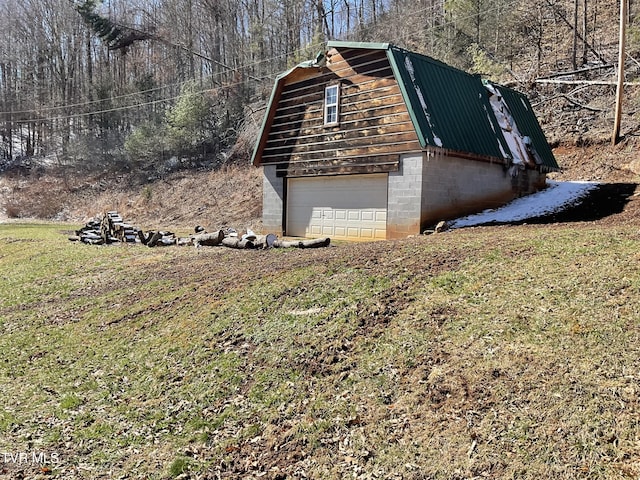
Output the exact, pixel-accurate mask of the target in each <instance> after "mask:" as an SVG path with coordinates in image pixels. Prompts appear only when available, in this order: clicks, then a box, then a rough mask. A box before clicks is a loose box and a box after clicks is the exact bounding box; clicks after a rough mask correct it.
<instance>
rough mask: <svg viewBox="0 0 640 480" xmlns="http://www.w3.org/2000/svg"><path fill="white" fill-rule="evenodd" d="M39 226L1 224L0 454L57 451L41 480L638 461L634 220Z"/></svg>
mask: <svg viewBox="0 0 640 480" xmlns="http://www.w3.org/2000/svg"><path fill="white" fill-rule="evenodd" d="M60 228H61V227H60V226H55V225H53V226H31V225H4V226H0V242H2V252H3V254H4V256H2V257H1V258H0V278H2V281H1V282H0V298H2V301H1V302H0V318H1V319H2V320H1V321H0V328H1V329H2V335H1V336H0V363H1V364H2V365H3V369H2V375H1V376H0V384H1V385H0V386H1V388H0V401H1V402H2V405H3V409H2V410H0V451H3V450H8V451H16V450H17V451H22V450H27V451H33V450H38V451H40V450H44V451H48V452H57V453H58V454H59V456H60V458H61V462H59V464H56V465H54V466H53V467H54V470H53V472H52V473H51V474H50V475H48V476H49V478H69V479H76V478H91V479H93V478H96V479H97V478H103V475H104V472H110V473H109V475H110V476H111V477H112V478H125V477H127V478H169V477H176V476H180V475H183V477H181V478H233V479H240V478H242V479H250V478H271V479H275V478H305V476H306V478H314V479H343V478H348V477H349V478H362V479H366V478H387V479H393V478H398V479H412V478H413V479H419V478H434V479H435V478H442V479H451V478H460V479H463V478H493V479H508V478H525V479H527V478H529V479H538V478H560V479H587V478H589V479H592V478H601V479H620V478H638V476H639V475H640V464H639V463H638V458H640V442H639V439H640V423H639V422H638V414H639V413H640V404H639V400H638V398H639V396H638V392H639V391H640V377H639V375H638V372H639V371H640V359H639V357H638V355H637V345H638V342H639V341H640V338H639V337H640V329H639V328H638V325H637V319H638V318H639V316H640V300H638V299H639V298H640V296H639V295H638V294H639V293H640V292H639V290H640V281H639V280H638V278H639V277H638V262H639V261H640V257H639V256H638V253H637V252H638V251H639V247H640V235H639V234H638V230H637V228H636V227H620V228H608V229H603V228H600V227H598V226H593V225H585V224H579V225H572V226H548V227H540V226H538V227H533V226H529V227H527V226H522V227H496V228H476V229H469V230H466V231H454V232H451V233H447V234H442V235H437V236H431V237H423V238H415V239H407V240H404V241H398V242H379V243H372V244H357V245H352V244H339V245H338V246H336V247H333V248H327V249H320V250H315V251H308V250H306V251H300V250H292V251H275V250H274V251H266V252H253V251H248V252H247V251H234V250H229V249H224V248H215V247H214V248H208V249H199V250H195V249H191V248H185V249H181V248H166V249H149V248H146V247H106V248H93V247H88V246H83V245H75V244H68V243H67V241H66V239H65V238H64V236H63V235H61V234H60V233H59V230H60ZM5 470H6V472H5V477H6V478H16V477H15V475H17V474H18V472H19V471H24V472H25V474H26V475H27V477H29V478H33V475H35V473H34V472H36V473H37V471H36V470H35V469H34V468H32V466H29V465H26V466H25V465H23V466H22V467H20V466H17V467H16V466H15V465H6V466H5ZM0 471H2V465H0Z"/></svg>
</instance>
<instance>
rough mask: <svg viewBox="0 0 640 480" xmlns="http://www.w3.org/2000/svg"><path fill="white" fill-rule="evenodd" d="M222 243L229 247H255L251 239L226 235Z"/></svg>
mask: <svg viewBox="0 0 640 480" xmlns="http://www.w3.org/2000/svg"><path fill="white" fill-rule="evenodd" d="M221 243H222V245H224V246H225V247H229V248H240V249H248V248H255V244H254V243H253V242H252V241H251V240H247V239H244V240H242V239H240V238H238V237H227V238H224V239H223V240H222V242H221Z"/></svg>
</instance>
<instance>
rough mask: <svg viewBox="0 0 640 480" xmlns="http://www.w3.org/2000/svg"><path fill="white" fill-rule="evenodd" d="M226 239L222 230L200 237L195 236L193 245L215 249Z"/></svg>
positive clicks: (202, 234)
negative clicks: (214, 247)
mask: <svg viewBox="0 0 640 480" xmlns="http://www.w3.org/2000/svg"><path fill="white" fill-rule="evenodd" d="M223 239H224V232H223V231H222V230H218V231H217V232H213V233H201V234H200V235H194V236H193V244H194V245H195V246H196V247H199V246H201V245H204V246H207V247H213V246H215V245H220V242H222V240H223Z"/></svg>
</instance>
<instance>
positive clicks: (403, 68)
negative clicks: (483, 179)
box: [387, 46, 509, 158]
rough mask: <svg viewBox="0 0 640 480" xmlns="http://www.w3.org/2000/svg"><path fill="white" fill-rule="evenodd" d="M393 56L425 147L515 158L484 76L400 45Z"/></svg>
mask: <svg viewBox="0 0 640 480" xmlns="http://www.w3.org/2000/svg"><path fill="white" fill-rule="evenodd" d="M387 56H388V57H389V60H390V61H391V65H392V67H393V69H394V72H395V74H396V78H397V80H398V82H399V84H400V88H401V89H402V92H403V94H404V97H405V101H406V103H407V107H408V108H409V113H410V114H411V117H412V119H413V122H414V126H415V128H416V131H417V133H418V137H419V139H420V142H421V144H422V146H423V148H424V147H426V146H433V147H442V148H446V149H450V150H455V151H458V152H468V153H473V154H476V155H483V156H490V157H497V158H505V157H508V156H509V154H508V152H509V148H508V146H507V144H506V142H505V140H504V138H503V137H502V134H501V133H500V126H499V125H498V122H497V120H496V118H495V115H494V114H493V110H492V108H491V105H490V104H489V100H488V95H487V91H486V89H485V88H484V85H483V84H482V80H481V79H480V77H478V76H474V75H470V74H468V73H466V72H464V71H462V70H458V69H456V68H453V67H451V66H449V65H446V64H444V63H442V62H439V61H438V60H435V59H433V58H430V57H427V56H424V55H420V54H417V53H413V52H409V51H407V50H403V49H400V48H398V47H393V46H392V47H390V48H389V49H388V50H387Z"/></svg>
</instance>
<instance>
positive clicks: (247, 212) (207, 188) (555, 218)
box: [0, 135, 640, 232]
mask: <svg viewBox="0 0 640 480" xmlns="http://www.w3.org/2000/svg"><path fill="white" fill-rule="evenodd" d="M575 143H576V142H569V143H567V142H565V143H563V144H561V145H560V146H558V147H556V148H555V149H554V154H555V156H556V158H557V160H558V163H559V165H560V166H561V167H562V171H561V172H556V173H552V174H550V175H549V178H550V179H555V180H560V181H596V182H602V183H603V186H602V187H601V188H599V189H597V190H596V191H594V192H593V193H592V194H591V195H590V196H589V197H588V198H586V199H584V201H583V202H582V203H581V204H580V205H576V206H574V207H572V208H570V209H568V210H566V211H564V212H561V213H558V214H553V215H550V216H546V217H542V218H536V219H528V220H527V221H526V223H558V222H560V223H563V222H594V221H597V222H600V223H603V224H607V225H615V224H628V223H634V222H635V221H636V219H637V218H638V215H637V214H638V213H639V209H640V205H639V203H638V195H637V185H638V182H639V181H640V180H639V179H640V137H638V136H634V135H629V136H627V137H626V138H625V139H624V141H622V142H621V143H619V144H618V145H616V146H612V145H610V143H608V142H605V141H601V143H592V144H589V145H576V144H575ZM247 163H248V162H247ZM261 174H262V172H261V170H260V169H256V168H254V167H251V166H238V165H233V166H228V167H224V168H222V169H219V170H216V171H205V172H189V171H184V172H177V173H173V174H171V175H168V176H166V177H165V178H162V179H160V180H156V181H154V182H150V183H147V184H140V183H137V182H134V181H133V180H132V179H131V178H129V177H128V176H126V175H121V174H118V175H95V176H88V175H79V174H76V175H73V174H69V173H61V172H47V173H34V172H26V173H25V172H20V173H13V174H12V173H11V172H9V173H6V172H5V174H3V175H2V176H0V198H1V201H0V221H8V220H11V219H24V218H38V219H49V220H61V221H67V222H78V223H84V222H86V221H87V220H88V219H90V218H92V217H94V216H96V215H98V214H100V213H101V212H104V211H109V210H117V211H118V212H120V213H121V214H122V216H123V217H124V218H125V219H126V221H128V222H130V223H133V224H135V225H136V226H138V227H139V228H142V229H145V230H151V229H164V230H171V229H176V230H182V231H191V230H192V229H193V227H194V226H196V225H202V226H204V227H206V228H209V229H214V228H219V227H223V226H233V227H234V228H236V229H239V230H244V229H248V228H250V229H252V230H254V231H257V232H260V231H261V227H262V225H261V216H262V176H261ZM2 207H3V208H2ZM520 223H523V222H520Z"/></svg>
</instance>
